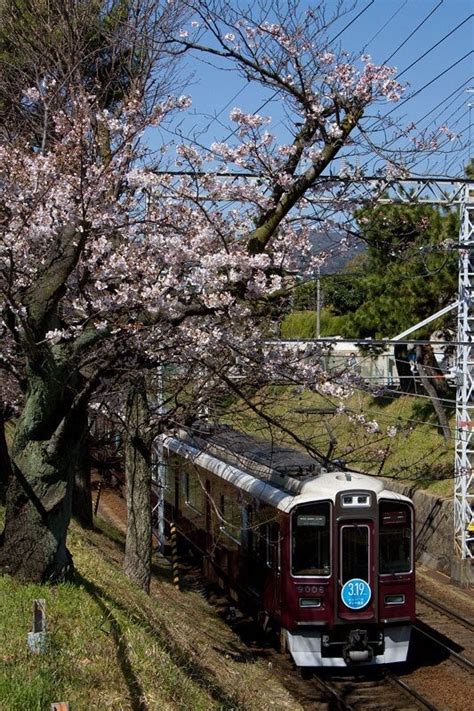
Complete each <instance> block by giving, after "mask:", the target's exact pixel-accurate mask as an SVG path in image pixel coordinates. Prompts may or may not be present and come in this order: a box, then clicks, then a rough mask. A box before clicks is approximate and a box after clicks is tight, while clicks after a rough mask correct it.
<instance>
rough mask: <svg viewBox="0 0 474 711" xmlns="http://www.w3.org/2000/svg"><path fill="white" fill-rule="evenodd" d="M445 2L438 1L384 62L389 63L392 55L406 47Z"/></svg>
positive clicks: (442, 0)
mask: <svg viewBox="0 0 474 711" xmlns="http://www.w3.org/2000/svg"><path fill="white" fill-rule="evenodd" d="M443 2H444V0H440V1H439V2H438V4H437V5H436V7H434V8H433V9H432V10H431V11H430V12H429V13H428V14H427V15H426V17H424V18H423V20H422V21H421V22H420V23H419V24H418V25H417V26H416V27H415V29H414V30H412V32H410V34H409V35H408V37H406V38H405V39H404V40H403V42H401V43H400V44H399V45H398V47H397V48H396V49H395V50H394V51H393V52H392V54H391V55H390V56H389V57H387V59H384V61H383V64H387V62H389V61H390V60H391V59H392V57H394V56H395V55H396V54H397V53H398V52H399V51H400V50H401V48H402V47H404V46H405V45H406V43H407V42H409V40H410V39H411V38H412V37H413V35H415V34H416V33H417V32H418V30H419V29H421V28H422V27H423V25H424V24H425V23H426V22H427V21H428V20H429V19H430V17H431V16H432V15H434V13H435V12H436V11H437V10H438V8H440V7H441V5H442V4H443Z"/></svg>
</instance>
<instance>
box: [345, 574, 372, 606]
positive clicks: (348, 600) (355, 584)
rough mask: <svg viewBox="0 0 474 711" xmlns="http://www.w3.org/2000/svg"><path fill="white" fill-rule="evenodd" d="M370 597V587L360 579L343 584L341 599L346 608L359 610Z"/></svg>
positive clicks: (353, 579)
mask: <svg viewBox="0 0 474 711" xmlns="http://www.w3.org/2000/svg"><path fill="white" fill-rule="evenodd" d="M371 597H372V590H371V589H370V585H369V584H368V583H366V582H365V580H362V579H361V578H352V580H348V581H347V583H345V585H344V587H343V588H342V591H341V599H342V602H343V603H344V605H345V606H346V607H348V608H349V609H351V610H360V609H361V608H362V607H365V606H366V605H367V604H368V603H369V601H370V598H371Z"/></svg>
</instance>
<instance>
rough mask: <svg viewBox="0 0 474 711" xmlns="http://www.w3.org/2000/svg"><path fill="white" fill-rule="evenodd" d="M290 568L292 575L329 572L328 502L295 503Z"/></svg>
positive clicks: (292, 519)
mask: <svg viewBox="0 0 474 711" xmlns="http://www.w3.org/2000/svg"><path fill="white" fill-rule="evenodd" d="M291 529H292V536H291V570H292V573H293V575H329V574H330V572H331V564H330V538H331V536H330V508H329V503H327V502H323V503H318V504H303V505H302V506H297V507H296V509H295V510H294V511H293V514H292V517H291Z"/></svg>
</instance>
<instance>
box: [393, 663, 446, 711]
mask: <svg viewBox="0 0 474 711" xmlns="http://www.w3.org/2000/svg"><path fill="white" fill-rule="evenodd" d="M386 677H387V679H389V681H391V682H392V683H393V684H396V685H397V686H399V687H400V688H401V689H402V690H403V691H404V692H406V694H407V695H408V696H410V697H412V698H414V699H416V700H417V701H418V703H420V704H422V706H423V708H426V709H428V711H439V709H438V707H437V706H434V705H433V704H432V703H431V702H430V701H428V699H427V698H426V697H424V696H423V695H422V694H420V693H418V691H416V690H415V689H414V688H413V687H412V686H409V685H408V684H407V683H406V682H405V681H402V680H401V679H400V678H399V677H398V676H395V674H393V673H392V672H387V673H386Z"/></svg>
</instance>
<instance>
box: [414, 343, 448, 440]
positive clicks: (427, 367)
mask: <svg viewBox="0 0 474 711" xmlns="http://www.w3.org/2000/svg"><path fill="white" fill-rule="evenodd" d="M417 368H418V373H419V374H420V379H421V382H422V384H423V387H424V388H425V390H426V392H427V393H428V395H429V396H430V398H431V402H432V403H433V407H434V410H435V412H436V415H437V417H438V420H439V424H440V425H441V429H442V432H443V437H444V441H445V443H446V446H449V444H450V440H451V430H450V429H449V422H448V417H447V415H446V412H445V409H444V407H443V403H442V402H441V396H442V395H446V394H447V393H446V391H447V388H446V383H445V381H444V378H443V377H442V373H441V370H440V368H439V366H438V364H437V362H436V359H435V356H434V353H433V349H432V348H431V346H419V347H418V363H417ZM437 378H440V380H439V382H440V383H441V385H438V386H437V385H436V384H437V382H438V380H437ZM438 388H439V389H440V390H441V395H440V393H439V392H438Z"/></svg>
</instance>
